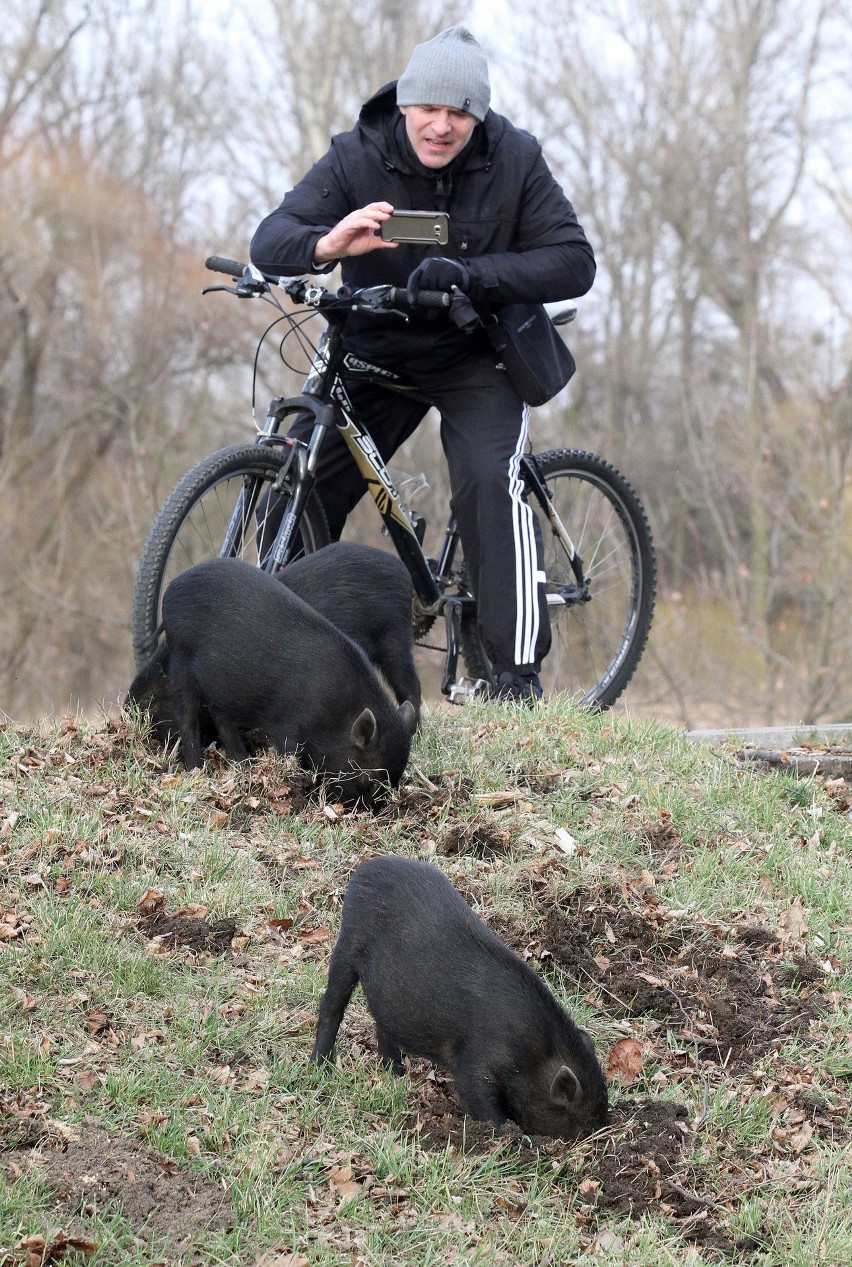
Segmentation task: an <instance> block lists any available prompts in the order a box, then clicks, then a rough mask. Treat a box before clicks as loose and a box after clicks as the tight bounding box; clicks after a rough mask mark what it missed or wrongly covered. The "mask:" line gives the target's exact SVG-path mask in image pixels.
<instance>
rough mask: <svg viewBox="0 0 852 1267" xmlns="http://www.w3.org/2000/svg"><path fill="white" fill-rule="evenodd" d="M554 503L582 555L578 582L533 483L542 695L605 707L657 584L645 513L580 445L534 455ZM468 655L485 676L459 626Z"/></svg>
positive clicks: (632, 655)
mask: <svg viewBox="0 0 852 1267" xmlns="http://www.w3.org/2000/svg"><path fill="white" fill-rule="evenodd" d="M534 461H535V463H536V466H537V467H538V470H539V472H540V475H541V477H542V478H543V480H544V483H545V484H546V486H547V489H548V492H549V493H550V496H551V498H552V501H553V507H554V510H555V511H556V513H557V514H558V516H559V519H560V520H561V522H562V524H563V526H564V527H565V529H566V531H567V533H568V536H569V537H570V538H571V541H572V542H573V544H574V548H575V550H576V551H577V553H578V554H579V556H580V558H581V559H582V563H583V578H584V581H585V585H584V586H583V587H580V586H579V585H578V580H577V576H576V574H575V571H574V569H573V567H572V565H571V561H570V559H569V558H568V555H567V554H566V552H565V548H564V546H563V544H562V541H561V539H560V538H559V536H558V535H557V534H556V533H555V532H554V531H553V530H552V528H551V525H550V521H549V520H548V518H547V515H546V514H545V512H544V510H543V509H542V507H541V506H540V505H539V504H538V501H537V499H536V497H535V496H534V494H533V493H532V492H531V490H530V489H527V496H528V501H529V504H530V506H531V507H532V508H533V510H534V511H535V513H536V516H537V518H538V521H539V526H540V528H541V535H542V543H543V554H544V557H543V560H542V563H543V570H544V573H545V576H546V578H547V606H548V612H549V615H550V626H551V634H552V643H551V648H550V652H549V654H548V655H547V656H546V657H545V660H544V663H543V665H542V671H541V675H540V676H541V682H542V687H543V689H544V693H545V695H547V696H551V695H557V694H558V695H565V696H567V697H569V698H571V699H573V700H574V701H575V702H576V703H578V704H582V705H584V706H586V707H591V708H599V709H603V708H608V707H609V706H610V705H611V704H613V703H615V701H616V700H617V699H618V697H619V696H620V695H621V694H622V692H623V691H624V689H625V687H626V686H627V684H628V682H629V681H630V679H631V678H632V676H633V674H634V673H635V671H636V666H637V665H638V663H639V660H640V658H641V656H642V652H643V651H644V649H645V644H646V642H647V640H648V632H649V630H650V628H651V620H652V617H653V614H654V599H655V595H656V584H657V565H656V559H655V556H654V546H653V541H652V538H651V529H650V526H649V524H648V517H647V515H646V514H645V510H644V508H643V506H642V503H641V501H640V500H639V497H638V495H637V493H636V491H635V489H634V488H633V487H632V486H631V485H630V484H629V483H628V481H627V480H626V479H625V478H624V476H623V475H622V474H621V473H620V472H619V471H617V470H616V468H615V467H614V466H612V465H611V464H610V463H609V462H607V461H605V460H604V459H603V458H601V457H598V456H597V455H596V454H593V453H585V452H582V451H581V450H579V449H551V450H549V451H548V452H546V453H539V454H537V455H536V456H535V459H534ZM462 637H463V646H462V650H463V653H464V657H465V661H466V663H467V666H468V669H469V671H470V672H471V673H472V674H473V675H474V676H479V677H484V678H486V680H488V679H489V677H490V666H489V665H488V661H487V657H486V656H485V654H484V652H483V650H482V647H481V644H480V641H479V638H478V636H477V635H476V632H475V630H473V629H472V628H469V629H468V630H467V631H466V632H465V631H463V634H462Z"/></svg>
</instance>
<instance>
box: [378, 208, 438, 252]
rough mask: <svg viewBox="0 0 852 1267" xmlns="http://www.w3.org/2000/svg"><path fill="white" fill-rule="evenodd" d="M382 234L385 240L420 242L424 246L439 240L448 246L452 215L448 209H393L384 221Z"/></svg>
mask: <svg viewBox="0 0 852 1267" xmlns="http://www.w3.org/2000/svg"><path fill="white" fill-rule="evenodd" d="M381 235H382V238H383V239H384V241H385V242H420V243H422V244H423V245H424V246H426V245H428V244H429V243H430V242H437V243H438V245H439V246H446V245H447V243H448V242H449V240H450V217H449V215H448V214H447V212H446V211H392V212H391V214H390V215H389V216H388V218H387V220H383V221H382V228H381Z"/></svg>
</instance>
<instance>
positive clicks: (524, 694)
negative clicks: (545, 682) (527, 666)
mask: <svg viewBox="0 0 852 1267" xmlns="http://www.w3.org/2000/svg"><path fill="white" fill-rule="evenodd" d="M541 697H542V689H541V682H540V681H539V680H538V674H537V673H515V672H513V671H512V670H511V669H504V670H503V672H502V673H499V674H497V675H496V677H495V685H494V686H493V687H492V689H491V698H492V699H499V700H507V701H509V702H512V703H515V704H534V703H535V702H536V700H540V699H541Z"/></svg>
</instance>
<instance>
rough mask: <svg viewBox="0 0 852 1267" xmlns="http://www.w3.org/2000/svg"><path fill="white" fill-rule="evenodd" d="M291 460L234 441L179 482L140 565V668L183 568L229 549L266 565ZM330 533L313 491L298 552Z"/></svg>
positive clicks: (135, 625)
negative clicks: (287, 463)
mask: <svg viewBox="0 0 852 1267" xmlns="http://www.w3.org/2000/svg"><path fill="white" fill-rule="evenodd" d="M285 461H286V458H285V455H284V454H283V453H282V452H280V451H279V450H278V449H273V448H269V447H267V446H265V445H256V444H252V445H245V444H237V445H230V446H229V447H228V448H226V449H219V450H218V452H216V453H211V454H210V455H209V457H206V458H203V459H202V460H201V461H200V462H199V463H198V464H197V465H196V466H194V467H193V468H192V469H191V470H190V471H188V472H187V474H186V475H184V477H183V479H182V480H181V481H180V482H179V483H178V484H177V485H176V486H175V488H174V489H172V491H171V493H170V494H169V496H168V497H167V498H166V501H165V502H164V504H163V507H162V509H161V510H160V512H159V514H158V515H157V517H156V519H155V520H154V523H153V525H152V527H151V531H150V532H149V533H148V538H147V540H146V542H145V545H144V548H143V550H142V555H141V558H140V560H139V568H138V570H137V573H136V586H135V589H134V592H133V609H132V613H131V621H130V632H131V637H132V641H133V654H134V656H135V657H136V665H137V668H141V667H142V665H143V664H144V663H145V662H146V661H147V660H148V659H149V657H150V656H151V654H152V653H153V651H154V647H155V638H154V635H155V633H156V631H157V629H158V628H159V626H160V621H161V607H162V599H163V594H164V593H165V591H166V589H167V588H168V585H169V583H170V582H171V581H172V580H174V578H175V577H176V576H177V575H178V574H179V573H181V572H185V571H186V569H187V568H189V567H192V565H193V564H195V563H201V562H203V561H204V560H205V559H213V558H216V557H218V556H219V555H222V554H224V555H228V556H231V557H235V558H241V559H245V560H246V561H247V562H248V563H251V564H252V565H254V566H259V565H260V563H261V552H262V549H263V544H264V543H265V544H266V546H267V548H268V544H269V541H270V539H271V537H272V535H273V534H274V529H275V528H276V527H277V523H278V522H279V521H280V518H281V513H282V510H283V507H284V505H285V503H286V499H287V497H288V496H289V495H290V493H291V491H292V489H291V484H290V479H289V477H285V478H284V479H283V480H281V479H280V477H281V474H282V468H283V467H284V464H285ZM276 481H278V483H276ZM273 486H275V487H274V489H273ZM329 540H330V537H329V531H328V524H327V522H326V518H325V512H324V511H323V508H322V504H321V502H320V500H319V498H318V497H317V496H313V497H312V498H311V499H310V501H309V502H308V504H307V506H306V507H305V511H304V514H303V516H302V521H301V524H300V527H299V533H298V537H297V539H296V541H295V543H294V548H293V552H292V554H291V556H290V557H291V560H292V559H297V558H299V557H300V555H302V554H310V553H312V552H313V551H315V550H319V549H321V548H322V547H323V546H325V545H328V543H329Z"/></svg>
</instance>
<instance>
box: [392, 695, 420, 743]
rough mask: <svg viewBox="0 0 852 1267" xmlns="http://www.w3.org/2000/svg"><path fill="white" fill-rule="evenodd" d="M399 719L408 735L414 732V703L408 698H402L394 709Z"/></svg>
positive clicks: (415, 720)
mask: <svg viewBox="0 0 852 1267" xmlns="http://www.w3.org/2000/svg"><path fill="white" fill-rule="evenodd" d="M396 711H397V716H398V717H399V720H400V721H401V722H402V724H403V726H404V727H405V729H406V730H407V731H408V733H409V734H410V735H413V734H414V728H415V726H416V725H417V714H416V713H415V711H414V705H413V704H412V702H411V700H410V699H407V700H404V701H403V703H402V704H400V706H399V708H398V709H397V710H396Z"/></svg>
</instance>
